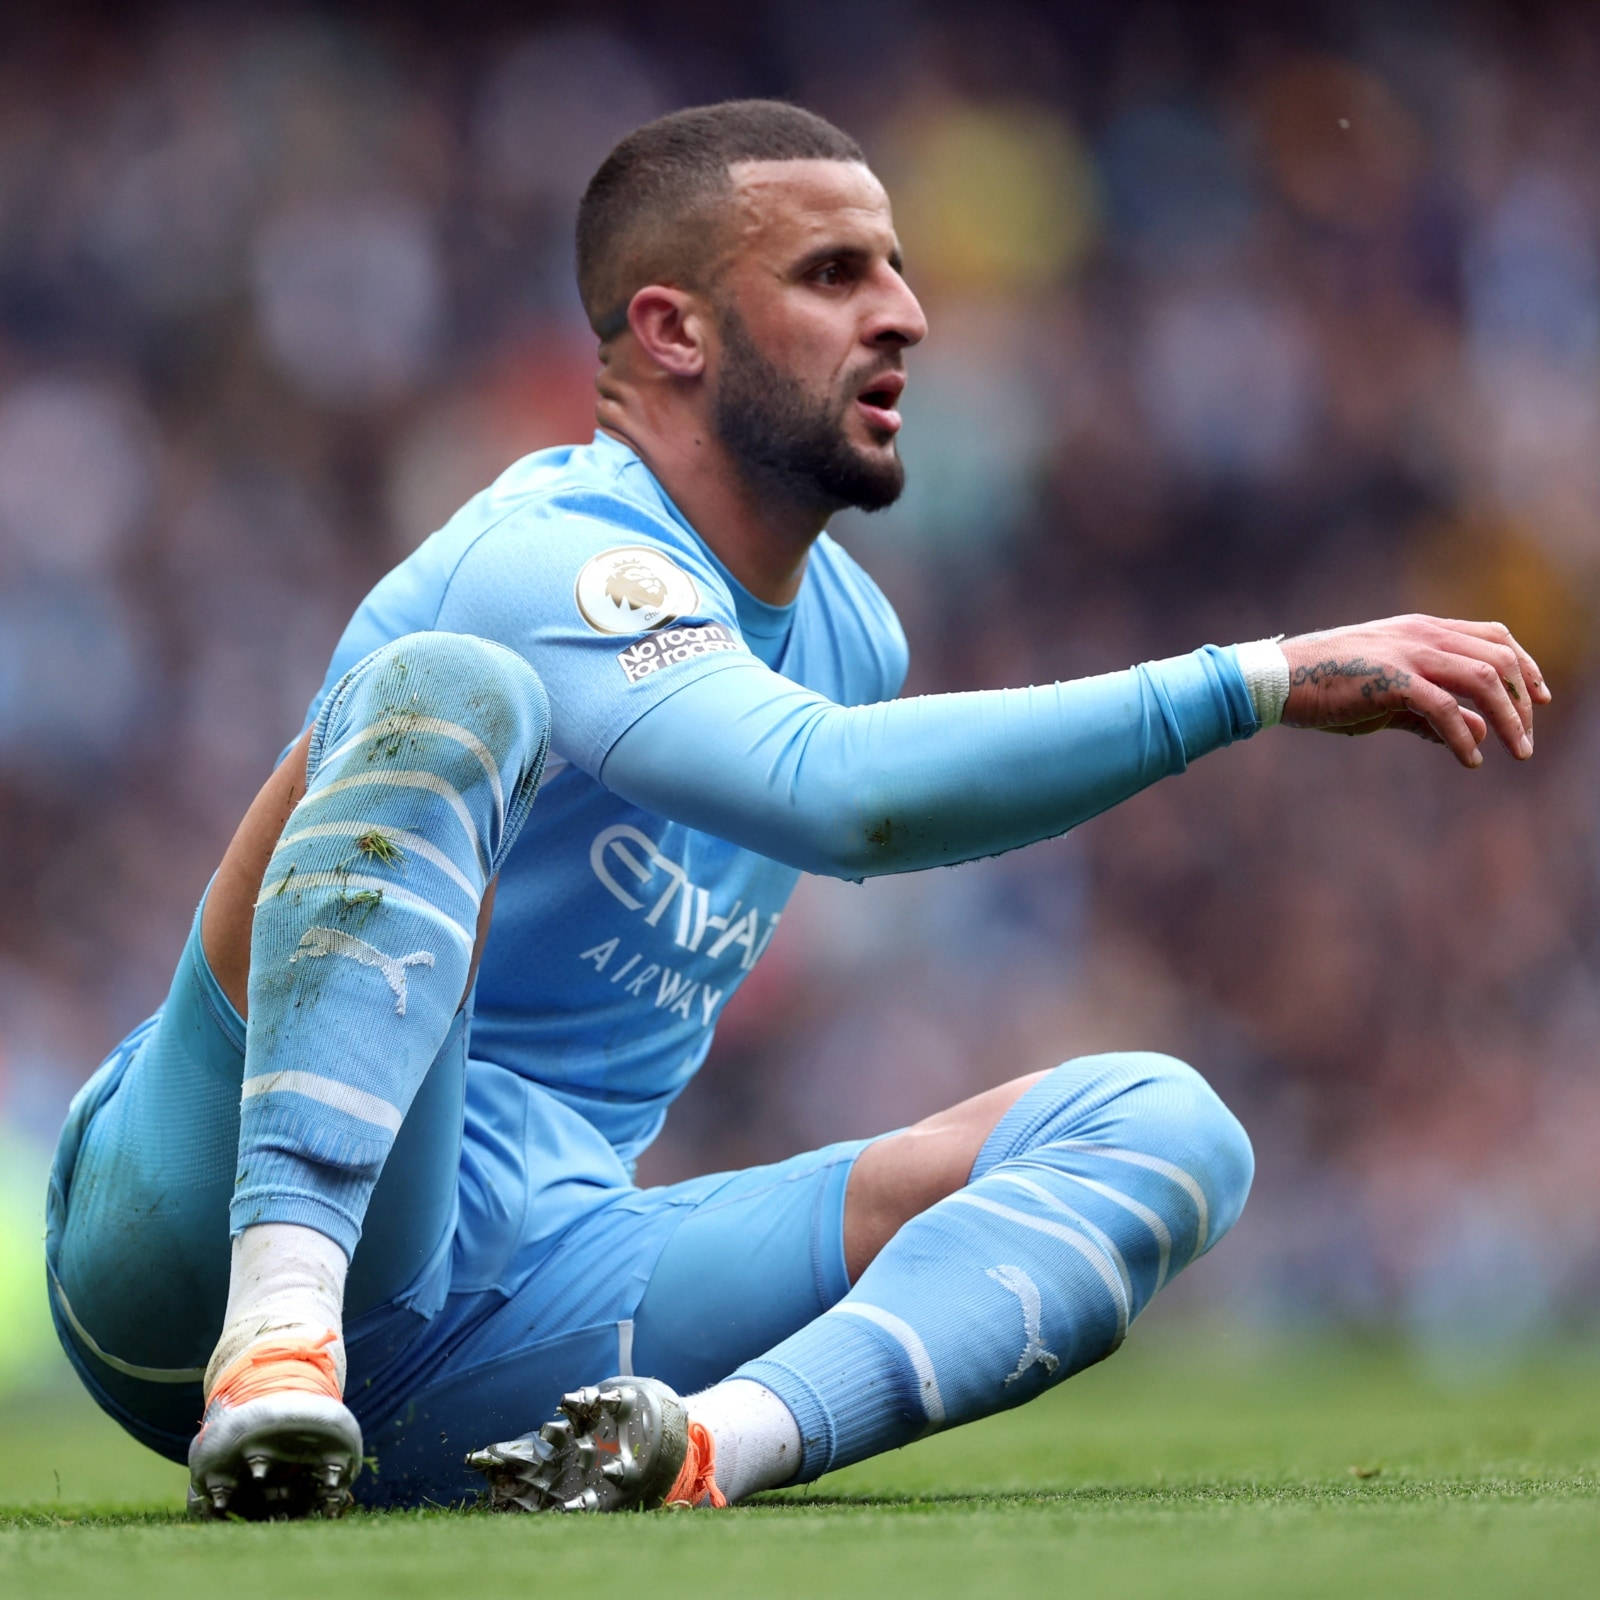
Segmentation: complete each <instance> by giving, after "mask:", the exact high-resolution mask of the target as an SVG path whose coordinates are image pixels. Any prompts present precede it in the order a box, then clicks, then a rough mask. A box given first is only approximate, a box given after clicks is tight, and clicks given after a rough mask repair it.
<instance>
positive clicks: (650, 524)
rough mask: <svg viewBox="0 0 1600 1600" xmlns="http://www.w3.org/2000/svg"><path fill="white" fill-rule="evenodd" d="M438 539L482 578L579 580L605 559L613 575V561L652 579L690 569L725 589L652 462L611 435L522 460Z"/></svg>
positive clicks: (700, 581) (447, 553) (447, 554)
mask: <svg viewBox="0 0 1600 1600" xmlns="http://www.w3.org/2000/svg"><path fill="white" fill-rule="evenodd" d="M434 538H435V540H438V541H440V543H441V546H442V548H441V551H440V554H441V556H442V557H443V558H444V559H445V560H446V561H450V562H453V563H457V564H459V565H467V564H470V566H471V568H472V570H474V571H475V572H477V573H478V574H479V575H480V576H481V575H482V574H484V573H490V574H493V573H497V572H503V573H504V574H505V575H506V576H507V577H508V578H509V577H513V576H521V577H522V578H524V579H526V580H533V581H544V580H547V579H549V578H550V577H553V576H556V575H558V574H564V575H565V576H566V577H567V578H568V579H573V578H577V577H579V576H580V575H581V574H582V573H583V572H584V571H585V570H586V569H587V568H588V566H589V565H590V564H591V563H594V562H599V563H600V565H601V566H604V567H605V577H606V580H607V581H608V582H609V581H610V580H611V578H613V577H614V576H615V573H614V572H613V570H612V569H617V570H618V571H622V572H623V574H624V577H623V580H622V581H626V570H628V569H629V567H630V563H632V564H634V565H638V566H640V568H641V570H640V573H639V581H640V582H641V583H645V584H647V585H651V584H655V585H659V583H661V582H666V583H668V584H669V585H670V584H671V583H672V582H673V581H674V577H673V574H674V573H678V574H679V575H680V578H681V576H682V575H683V574H685V573H686V574H687V575H688V576H690V577H691V578H692V579H693V580H694V581H695V583H696V584H697V585H698V586H699V587H702V588H703V587H707V586H710V587H712V588H713V589H717V588H720V587H721V578H720V574H719V573H718V572H717V571H716V569H715V567H714V566H713V565H712V564H711V563H710V562H708V561H707V559H706V554H705V550H704V548H703V546H702V545H701V544H700V542H699V540H698V539H697V538H696V537H695V536H694V534H693V533H692V532H691V531H690V530H689V529H688V527H687V526H686V525H685V524H684V523H683V522H682V520H681V519H680V518H679V517H678V516H677V515H676V514H675V512H674V511H673V509H672V508H671V506H670V505H669V504H668V502H667V500H666V498H665V496H664V495H663V493H662V491H661V488H660V486H659V485H658V484H657V483H656V481H655V479H654V477H653V476H652V475H651V473H650V471H649V469H648V468H647V467H646V466H645V464H644V463H643V462H642V461H641V460H640V459H639V457H638V456H636V455H635V454H634V453H633V451H631V450H630V449H628V447H627V446H626V445H623V444H621V443H619V442H618V441H616V440H614V439H611V438H609V437H608V436H607V435H605V434H602V433H597V434H596V435H595V437H594V439H593V440H591V441H590V443H588V444H586V445H562V446H559V447H557V448H554V449H549V450H539V451H535V452H534V453H533V454H531V455H527V456H524V457H522V458H521V459H520V460H519V461H515V462H513V463H512V464H511V465H510V466H509V467H508V468H506V470H505V471H504V472H503V473H501V474H500V476H499V477H498V478H496V479H495V480H494V482H492V483H491V484H489V485H488V487H487V488H485V489H484V490H483V491H482V492H481V493H479V494H477V495H475V496H474V497H473V498H472V499H471V500H469V501H468V502H467V504H466V505H464V506H463V507H462V508H461V510H460V511H458V512H457V513H456V515H455V516H454V517H453V518H452V519H451V521H450V522H449V523H448V524H447V525H446V526H445V528H444V529H443V530H441V532H440V533H439V534H436V535H435V536H434ZM430 542H431V541H430ZM468 558H470V563H469V561H468ZM596 570H598V569H596ZM647 574H648V576H647Z"/></svg>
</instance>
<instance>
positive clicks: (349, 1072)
mask: <svg viewBox="0 0 1600 1600" xmlns="http://www.w3.org/2000/svg"><path fill="white" fill-rule="evenodd" d="M548 729H549V716H548V708H547V706H546V704H545V697H544V693H543V690H542V688H541V686H540V684H539V682H538V679H537V677H536V676H535V675H534V674H533V672H532V671H531V669H529V668H528V667H527V665H526V664H525V663H524V662H523V661H522V660H521V659H520V658H519V657H517V656H515V655H513V654H511V653H510V652H508V651H505V650H503V649H501V648H500V647H499V646H496V645H493V644H490V643H488V642H486V641H483V640H479V639H472V638H465V637H461V636H458V635H450V634H437V633H435V634H418V635H412V636H410V637H408V638H406V639H402V640H399V641H396V642H395V643H394V644H392V645H388V646H385V647H384V648H382V649H380V650H378V651H376V652H374V653H373V654H372V655H371V656H369V657H367V658H366V659H365V660H364V661H363V662H362V663H360V664H359V665H358V666H357V667H356V668H355V669H354V670H353V671H352V672H351V673H349V674H348V675H347V676H346V678H345V679H344V680H343V681H342V682H341V683H340V684H339V686H338V687H337V688H336V689H335V690H334V692H333V694H332V695H331V696H330V697H329V699H328V701H327V703H326V705H325V706H324V708H323V711H322V714H321V716H320V717H319V719H318V721H317V724H316V726H315V727H314V728H313V729H312V731H311V734H310V737H309V739H308V740H307V741H306V744H305V754H304V774H305V777H304V784H303V791H302V792H300V793H298V794H297V793H296V788H297V785H296V784H295V782H294V767H293V765H292V763H291V765H290V767H289V769H288V772H289V781H288V782H287V783H284V782H283V774H282V773H280V775H279V781H278V783H277V784H276V785H274V786H269V790H270V791H272V792H270V793H268V794H267V795H265V796H264V798H263V801H262V802H261V803H258V807H257V808H255V809H254V810H253V812H252V815H251V817H250V818H249V819H247V822H246V825H245V826H244V827H243V828H242V829H241V830H240V835H239V836H238V837H237V838H236V839H235V842H234V845H233V847H232V848H231V849H230V852H229V858H228V860H227V861H226V862H225V863H224V867H223V870H222V871H221V872H219V874H218V879H217V881H216V883H215V884H214V886H213V889H212V893H211V896H210V897H208V907H207V917H206V929H205V931H206V935H207V937H206V946H207V954H208V955H209V956H210V958H211V963H212V965H213V966H214V968H215V969H216V972H217V974H218V981H220V983H221V984H222V986H223V988H224V992H226V989H227V986H228V985H229V984H230V983H231V984H232V985H233V986H234V996H233V998H234V999H235V1001H236V1002H237V1000H238V999H247V1005H248V1022H247V1032H246V1039H245V1048H244V1059H243V1074H242V1092H241V1089H240V1087H239V1084H238V1082H237V1081H235V1082H234V1083H233V1084H232V1085H231V1086H230V1085H224V1086H223V1092H226V1091H227V1089H229V1088H231V1090H232V1093H233V1094H234V1095H236V1096H239V1097H240V1099H241V1100H242V1105H241V1104H240V1101H239V1100H236V1101H235V1102H234V1103H235V1106H236V1107H237V1110H236V1118H237V1121H236V1124H235V1126H236V1128H237V1144H236V1148H235V1150H234V1152H233V1154H234V1164H233V1165H234V1171H233V1175H232V1182H231V1185H230V1189H231V1196H230V1198H229V1201H228V1205H227V1211H228V1215H229V1222H230V1226H231V1232H232V1235H233V1243H232V1254H231V1261H230V1271H229V1279H228V1293H227V1306H226V1315H225V1317H224V1320H223V1328H222V1333H221V1337H220V1339H219V1340H218V1342H217V1345H216V1348H215V1350H214V1351H213V1353H212V1356H211V1359H210V1362H209V1363H208V1365H207V1370H206V1376H205V1394H206V1399H207V1411H206V1420H205V1424H204V1426H203V1427H202V1429H201V1433H200V1436H199V1437H198V1438H197V1439H196V1440H195V1442H194V1445H193V1446H192V1447H191V1450H190V1462H191V1469H192V1478H193V1487H192V1488H191V1502H192V1503H193V1504H199V1505H201V1506H206V1505H213V1504H214V1505H215V1508H216V1509H218V1510H222V1509H225V1508H227V1507H228V1506H229V1505H230V1504H231V1505H232V1506H233V1507H234V1508H238V1507H239V1505H240V1500H239V1499H234V1498H232V1497H233V1496H234V1493H235V1490H236V1489H237V1488H238V1487H239V1485H240V1484H241V1483H245V1484H248V1483H249V1482H250V1478H251V1475H254V1476H256V1477H260V1476H262V1475H263V1474H267V1475H269V1476H270V1478H271V1479H272V1482H271V1483H270V1484H269V1487H270V1488H275V1489H285V1490H287V1491H290V1492H291V1500H292V1504H283V1503H281V1502H280V1503H279V1504H275V1505H266V1506H261V1507H256V1509H267V1510H278V1509H295V1508H299V1507H301V1506H302V1504H303V1503H306V1502H307V1495H308V1493H309V1492H311V1491H319V1490H328V1489H331V1490H334V1491H336V1494H338V1493H342V1490H343V1486H344V1484H345V1483H347V1482H348V1480H349V1478H350V1476H351V1475H352V1474H353V1471H354V1469H355V1466H356V1465H357V1464H358V1462H359V1457H360V1436H359V1430H358V1429H357V1427H356V1424H355V1421H354V1418H353V1417H352V1416H351V1415H350V1413H349V1412H348V1411H347V1410H346V1409H345V1407H344V1405H343V1403H342V1398H341V1396H342V1389H343V1382H344V1353H343V1344H342V1328H343V1322H342V1318H343V1301H344V1290H345V1277H346V1269H347V1266H348V1264H349V1259H350V1257H351V1255H352V1254H353V1252H354V1250H355V1245H356V1242H357V1240H358V1239H359V1238H360V1237H361V1232H362V1225H363V1221H364V1219H365V1216H366V1212H367V1207H368V1203H369V1201H370V1198H371V1196H372V1193H373V1188H374V1185H375V1183H376V1182H377V1180H378V1177H379V1174H380V1172H381V1171H382V1169H383V1166H384V1164H385V1161H386V1159H387V1157H388V1155H389V1153H390V1150H391V1147H392V1146H393V1144H394V1142H395V1138H396V1134H397V1133H398V1132H400V1131H401V1129H402V1126H403V1123H404V1120H405V1118H406V1116H407V1113H408V1111H409V1110H410V1108H411V1105H412V1101H413V1098H414V1097H415V1096H416V1095H417V1093H418V1090H419V1088H420V1087H421V1086H422V1084H423V1083H424V1080H425V1079H427V1078H428V1077H429V1076H430V1066H431V1065H432V1064H434V1063H435V1061H436V1060H437V1059H438V1058H439V1057H440V1055H441V1052H442V1051H445V1047H446V1046H447V1044H448V1042H449V1040H450V1038H451V1037H452V1036H453V1035H454V1034H458V1033H460V1032H462V1031H463V1030H464V1027H465V1020H464V1018H463V1017H462V1016H461V1005H462V1001H463V998H464V996H465V994H466V992H467V990H468V987H469V975H470V970H471V966H472V963H473V960H474V959H475V950H476V946H477V942H478V935H479V934H480V932H481V929H480V921H481V916H480V913H481V908H482V903H483V900H484V896H485V890H486V886H487V885H488V883H489V882H491V881H492V878H493V875H494V873H495V872H496V871H497V870H498V867H499V864H500V862H501V860H502V859H503V858H504V855H505V853H506V851H507V850H509V848H510V846H511V844H512V842H513V841H514V839H515V836H516V833H517V830H518V828H519V827H520V824H521V821H522V818H523V816H524V815H525V813H526V810H527V807H528V805H529V803H531V800H532V797H533V794H534V791H535V789H536V787H537V784H538V778H539V774H540V770H541V768H542V763H543V758H544V752H545V748H546V744H547V740H548ZM296 801H297V803H295V802H296ZM285 802H287V803H285ZM285 813H287V814H286V815H285ZM246 937H247V939H248V955H247V956H245V955H242V954H241V950H240V945H241V943H242V942H243V940H244V939H245V938H246ZM245 973H247V974H248V978H247V993H246V994H239V992H238V986H239V980H240V978H241V977H242V976H243V975H244V974H245ZM445 1053H449V1052H448V1051H445ZM455 1054H456V1055H457V1056H459V1057H463V1058H464V1052H462V1051H457V1052H455ZM460 1070H461V1069H460V1063H459V1061H458V1062H457V1071H456V1077H457V1079H459V1076H460ZM451 1087H452V1088H453V1089H454V1090H455V1098H454V1105H455V1108H456V1109H455V1114H454V1117H453V1118H452V1119H451V1120H450V1121H448V1122H446V1123H444V1124H443V1125H442V1126H440V1127H439V1129H438V1130H437V1133H438V1137H439V1139H440V1140H442V1141H444V1142H446V1143H451V1144H453V1145H455V1146H458V1145H459V1139H460V1126H461V1124H460V1111H459V1106H460V1099H459V1083H456V1084H455V1085H452V1086H451ZM167 1109H168V1112H169V1113H170V1114H171V1115H173V1116H175V1117H177V1116H181V1115H182V1113H183V1108H182V1107H181V1106H175V1105H170V1104H169V1105H168V1108H167ZM451 1200H452V1201H453V1193H452V1195H451ZM247 1463H248V1472H246V1464H247ZM312 1466H315V1467H316V1468H317V1470H318V1471H319V1472H324V1471H325V1472H326V1474H327V1477H326V1482H325V1483H324V1482H321V1481H320V1480H319V1481H318V1482H317V1483H312V1482H311V1472H310V1468H311V1467H312ZM279 1467H282V1469H283V1470H282V1472H280V1471H279V1470H278V1468H279ZM284 1478H287V1479H288V1480H289V1481H288V1482H287V1483H284V1482H280V1481H279V1480H280V1479H284ZM246 1509H249V1506H248V1505H247V1507H246Z"/></svg>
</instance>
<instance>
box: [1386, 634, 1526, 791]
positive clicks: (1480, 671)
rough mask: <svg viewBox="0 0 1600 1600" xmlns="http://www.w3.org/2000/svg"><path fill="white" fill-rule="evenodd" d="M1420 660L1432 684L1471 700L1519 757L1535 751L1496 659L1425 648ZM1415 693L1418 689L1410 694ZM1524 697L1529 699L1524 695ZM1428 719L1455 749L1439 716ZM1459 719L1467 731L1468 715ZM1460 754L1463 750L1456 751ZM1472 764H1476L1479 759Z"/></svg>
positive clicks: (1503, 742) (1413, 695)
mask: <svg viewBox="0 0 1600 1600" xmlns="http://www.w3.org/2000/svg"><path fill="white" fill-rule="evenodd" d="M1417 664H1418V665H1419V666H1420V667H1421V668H1422V670H1423V672H1425V673H1426V674H1427V676H1428V679H1429V681H1430V687H1432V688H1436V689H1439V688H1442V689H1444V690H1447V691H1448V692H1449V693H1450V694H1451V695H1453V696H1454V697H1455V698H1457V699H1467V700H1470V701H1471V702H1472V703H1473V705H1474V706H1476V707H1477V708H1478V711H1479V712H1480V713H1481V714H1482V717H1483V720H1484V721H1485V722H1487V723H1488V725H1489V727H1491V728H1492V729H1493V730H1494V732H1495V734H1496V736H1497V737H1498V738H1499V740H1500V742H1501V743H1502V744H1503V745H1504V746H1505V747H1506V749H1507V750H1509V751H1510V752H1511V754H1512V755H1513V756H1515V757H1516V758H1517V759H1518V760H1519V761H1526V760H1527V758H1528V757H1529V756H1531V755H1532V754H1533V740H1532V738H1531V737H1530V735H1529V733H1528V730H1527V728H1526V727H1524V726H1523V721H1522V717H1523V710H1519V708H1518V705H1517V702H1516V701H1514V700H1513V699H1512V698H1511V694H1510V691H1509V690H1508V689H1507V687H1506V680H1505V679H1504V678H1502V677H1501V675H1500V666H1499V665H1498V664H1497V663H1495V662H1492V661H1485V660H1482V659H1481V658H1480V657H1478V656H1469V655H1463V654H1458V653H1455V652H1453V651H1447V650H1424V651H1420V652H1419V653H1418V657H1417ZM1414 697H1415V690H1413V691H1412V694H1411V696H1409V697H1408V698H1414ZM1523 699H1524V701H1526V696H1525V695H1524V696H1523ZM1523 709H1524V710H1525V709H1526V707H1525V706H1524V707H1523ZM1458 710H1459V708H1458ZM1428 720H1429V721H1430V722H1432V723H1433V725H1434V727H1435V728H1438V729H1439V731H1440V733H1441V734H1445V743H1446V744H1449V745H1450V747H1451V749H1455V744H1454V742H1453V741H1452V740H1451V739H1450V737H1449V735H1448V734H1446V733H1445V730H1444V729H1443V728H1441V727H1440V726H1439V723H1438V721H1437V719H1436V718H1435V717H1433V716H1432V715H1430V716H1429V719H1428ZM1459 720H1460V721H1461V726H1462V729H1463V731H1464V730H1465V728H1466V722H1465V719H1464V718H1463V719H1459ZM1474 749H1476V746H1474ZM1457 754H1458V755H1459V754H1460V752H1459V751H1457ZM1480 759H1481V757H1480ZM1470 765H1472V766H1476V765H1477V762H1472V763H1470Z"/></svg>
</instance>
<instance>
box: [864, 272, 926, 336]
mask: <svg viewBox="0 0 1600 1600" xmlns="http://www.w3.org/2000/svg"><path fill="white" fill-rule="evenodd" d="M880 270H881V272H882V274H883V287H882V291H881V293H880V294H879V295H878V296H877V297H876V300H875V303H874V305H873V308H872V314H871V316H870V317H869V319H868V322H867V326H866V327H865V328H864V329H863V330H862V340H863V342H864V343H866V344H870V345H874V346H884V345H888V346H891V347H894V348H897V349H904V348H906V347H907V346H910V345H914V344H921V343H922V341H923V340H924V339H925V338H927V336H928V319H927V317H926V316H925V315H924V313H923V310H922V303H921V302H920V301H919V300H918V299H917V297H916V295H914V294H913V293H912V292H911V285H910V284H909V283H907V282H906V280H905V279H904V278H902V277H901V276H900V274H899V273H898V272H896V271H895V269H894V268H893V267H891V266H889V265H888V263H887V262H886V263H884V265H883V266H882V268H881V269H880Z"/></svg>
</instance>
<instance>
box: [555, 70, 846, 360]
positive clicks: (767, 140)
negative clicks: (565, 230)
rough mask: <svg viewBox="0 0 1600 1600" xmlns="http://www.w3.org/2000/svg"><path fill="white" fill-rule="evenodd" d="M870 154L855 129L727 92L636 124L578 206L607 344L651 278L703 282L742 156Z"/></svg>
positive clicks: (582, 271)
mask: <svg viewBox="0 0 1600 1600" xmlns="http://www.w3.org/2000/svg"><path fill="white" fill-rule="evenodd" d="M813 160H822V161H865V160H866V157H865V156H864V155H863V154H862V153H861V147H860V145H858V144H857V143H856V142H855V140H854V139H852V138H851V137H850V135H849V134H847V133H844V132H843V131H841V130H840V129H838V128H836V127H834V125H833V124H832V123H831V122H828V121H827V120H826V119H824V118H822V117H819V116H817V115H816V113H815V112H812V111H804V110H802V109H801V108H800V107H799V106H792V105H789V104H787V103H786V102H784V101H782V100H724V101H722V102H721V103H720V104H718V105H710V106H694V107H691V108H690V109H689V110H687V111H674V112H673V113H672V114H671V115H670V116H665V117H659V118H657V119H656V121H654V122H647V123H646V124H645V125H644V126H643V127H642V128H636V129H635V130H634V131H633V132H632V133H630V134H629V135H628V136H627V137H626V138H625V139H624V140H622V142H621V143H620V144H619V145H618V146H617V147H616V149H614V150H613V151H612V152H611V154H610V155H608V156H607V157H606V158H605V160H604V161H603V162H601V164H600V170H599V171H598V172H596V173H595V175H594V177H593V178H591V179H590V180H589V187H588V188H587V189H586V190H585V191H584V195H583V199H582V200H581V201H580V202H579V204H578V293H579V295H580V296H581V297H582V299H583V309H584V314H585V315H586V316H587V317H588V319H589V326H590V327H592V328H593V329H594V331H595V333H596V334H597V335H598V336H599V338H600V340H601V342H602V343H603V342H604V341H605V340H607V339H613V338H615V337H616V336H617V334H619V333H621V332H622V330H623V329H624V328H625V327H627V325H628V303H629V301H631V300H632V299H633V297H634V295H635V294H636V293H637V292H638V291H639V290H640V289H642V288H643V287H644V286H645V285H646V284H647V283H670V284H676V285H678V286H680V287H684V288H693V289H703V288H705V287H706V286H707V285H706V284H705V281H704V278H705V269H706V266H707V263H708V261H709V259H710V258H711V257H712V255H713V252H714V250H715V248H716V246H717V243H718V242H719V238H720V234H721V228H720V226H719V223H720V220H721V219H720V218H719V217H718V216H717V215H716V213H717V208H718V206H719V204H721V203H722V202H725V201H726V199H727V198H728V196H729V195H730V194H731V193H732V190H733V180H732V178H731V177H730V175H729V172H728V168H729V167H730V166H732V165H733V164H734V163H735V162H738V161H813Z"/></svg>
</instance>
